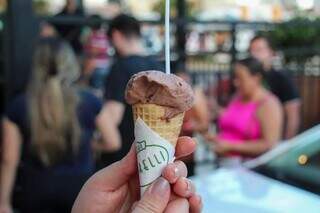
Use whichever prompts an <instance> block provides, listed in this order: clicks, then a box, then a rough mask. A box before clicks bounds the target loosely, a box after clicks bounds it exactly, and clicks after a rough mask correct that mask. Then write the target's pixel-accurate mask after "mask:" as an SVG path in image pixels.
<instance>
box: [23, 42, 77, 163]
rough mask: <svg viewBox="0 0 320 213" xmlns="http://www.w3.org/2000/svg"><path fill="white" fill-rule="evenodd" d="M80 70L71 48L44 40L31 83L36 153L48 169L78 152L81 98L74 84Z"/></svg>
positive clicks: (34, 61)
mask: <svg viewBox="0 0 320 213" xmlns="http://www.w3.org/2000/svg"><path fill="white" fill-rule="evenodd" d="M78 76H79V66H78V65H77V59H76V57H75V55H74V53H73V51H72V49H71V47H70V46H69V45H68V44H67V43H65V42H63V41H62V40H60V39H58V38H43V39H40V40H39V42H38V44H37V45H36V48H35V53H34V56H33V70H32V78H31V81H30V83H29V91H28V92H29V93H28V97H29V101H30V102H29V103H30V106H29V113H30V120H31V141H32V148H33V149H32V150H34V152H35V153H36V154H37V156H38V157H39V159H40V160H41V161H42V162H43V163H44V164H45V165H52V164H54V163H56V162H57V161H59V160H61V156H67V155H70V153H67V152H68V151H70V150H72V151H73V152H74V153H75V152H76V151H77V148H78V144H79V134H80V133H79V132H80V130H79V124H78V120H77V115H76V105H77V96H76V92H75V91H74V90H73V87H72V84H73V82H74V81H75V80H77V78H78Z"/></svg>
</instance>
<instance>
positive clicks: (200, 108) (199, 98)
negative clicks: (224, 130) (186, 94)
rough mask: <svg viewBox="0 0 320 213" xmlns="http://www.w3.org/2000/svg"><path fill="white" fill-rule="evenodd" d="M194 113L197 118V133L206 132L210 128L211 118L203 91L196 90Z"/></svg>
mask: <svg viewBox="0 0 320 213" xmlns="http://www.w3.org/2000/svg"><path fill="white" fill-rule="evenodd" d="M194 111H195V116H196V124H195V131H199V132H206V131H207V130H208V128H209V122H210V116H209V109H208V103H207V99H206V97H205V95H204V94H203V92H202V90H200V89H196V90H195V103H194Z"/></svg>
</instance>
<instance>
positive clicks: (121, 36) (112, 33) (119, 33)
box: [108, 14, 141, 55]
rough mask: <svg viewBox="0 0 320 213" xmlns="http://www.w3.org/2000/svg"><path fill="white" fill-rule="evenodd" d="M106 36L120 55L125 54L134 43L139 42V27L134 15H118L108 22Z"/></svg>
mask: <svg viewBox="0 0 320 213" xmlns="http://www.w3.org/2000/svg"><path fill="white" fill-rule="evenodd" d="M108 36H109V38H110V40H111V42H112V44H113V46H114V48H115V49H116V50H117V52H118V53H119V54H120V55H126V53H127V52H128V51H130V48H132V47H133V46H134V45H135V44H137V43H138V44H140V42H141V41H140V40H141V27H140V23H139V21H138V20H137V19H135V18H134V17H131V16H128V15H124V14H121V15H118V16H117V17H115V18H114V19H113V20H112V21H111V22H110V24H109V29H108Z"/></svg>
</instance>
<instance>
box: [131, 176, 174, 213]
mask: <svg viewBox="0 0 320 213" xmlns="http://www.w3.org/2000/svg"><path fill="white" fill-rule="evenodd" d="M169 198H170V184H169V182H168V181H167V180H166V179H164V178H162V177H160V178H158V179H157V181H156V182H154V183H153V184H152V185H151V187H149V188H148V190H147V191H146V192H145V193H144V194H143V196H142V198H141V200H140V201H139V202H138V203H137V204H136V206H135V207H134V209H133V211H132V212H133V213H162V212H163V211H164V210H165V208H166V207H167V205H168V202H169Z"/></svg>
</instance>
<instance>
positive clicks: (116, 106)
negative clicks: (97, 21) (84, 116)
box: [98, 15, 163, 167]
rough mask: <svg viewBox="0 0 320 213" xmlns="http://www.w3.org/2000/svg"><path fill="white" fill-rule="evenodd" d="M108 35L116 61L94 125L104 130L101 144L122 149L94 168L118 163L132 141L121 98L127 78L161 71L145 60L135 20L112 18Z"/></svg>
mask: <svg viewBox="0 0 320 213" xmlns="http://www.w3.org/2000/svg"><path fill="white" fill-rule="evenodd" d="M108 34H109V38H110V40H111V43H112V44H113V46H114V48H115V49H116V52H117V56H118V57H117V59H116V60H115V62H114V64H113V66H112V67H111V71H110V74H109V75H108V77H107V79H106V82H105V94H104V97H105V104H104V107H103V110H102V113H101V119H99V120H98V123H100V125H99V126H104V128H105V131H104V132H105V133H106V134H104V135H102V137H103V138H104V140H106V141H109V142H112V143H120V142H121V145H122V148H121V150H120V151H119V152H117V153H112V154H111V153H107V154H105V155H102V159H101V163H102V165H98V167H103V166H106V165H108V164H111V163H113V162H115V161H117V160H120V159H121V158H122V157H124V156H125V154H126V153H127V152H128V151H129V149H130V147H131V145H132V142H133V141H134V124H133V115H132V109H131V106H130V105H128V104H127V103H126V101H125V98H124V96H125V89H126V85H127V82H128V81H129V79H130V78H131V76H132V75H134V74H136V73H138V72H141V71H146V70H163V69H162V67H161V65H160V64H158V63H157V62H156V61H155V60H154V59H152V58H151V57H147V56H145V55H146V53H145V50H144V48H143V44H142V41H141V32H140V24H139V22H138V21H137V20H136V19H135V18H133V17H130V16H127V15H119V16H117V17H115V18H114V19H113V20H112V21H111V23H110V25H109V31H108Z"/></svg>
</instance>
